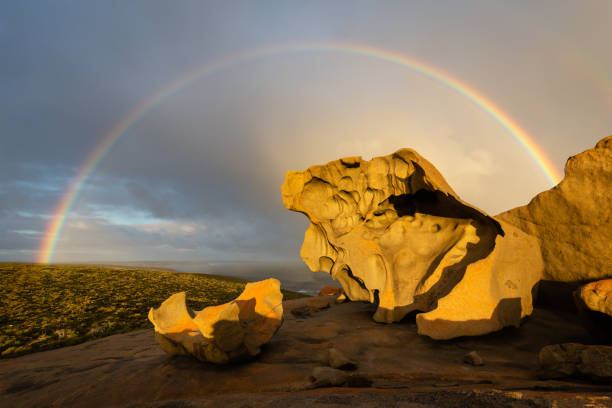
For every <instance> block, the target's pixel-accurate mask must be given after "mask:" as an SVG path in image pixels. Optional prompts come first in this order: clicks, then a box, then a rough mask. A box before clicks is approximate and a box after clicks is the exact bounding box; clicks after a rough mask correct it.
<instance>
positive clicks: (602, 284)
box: [578, 279, 612, 316]
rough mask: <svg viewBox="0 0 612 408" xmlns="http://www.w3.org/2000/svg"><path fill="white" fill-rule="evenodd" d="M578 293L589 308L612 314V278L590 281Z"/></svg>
mask: <svg viewBox="0 0 612 408" xmlns="http://www.w3.org/2000/svg"><path fill="white" fill-rule="evenodd" d="M578 295H579V296H580V298H581V299H582V301H583V302H584V304H585V305H586V306H587V307H588V308H589V309H591V310H593V311H596V312H600V313H605V314H607V315H608V316H612V279H604V280H600V281H595V282H589V283H587V284H586V285H584V286H582V287H581V288H580V290H579V292H578Z"/></svg>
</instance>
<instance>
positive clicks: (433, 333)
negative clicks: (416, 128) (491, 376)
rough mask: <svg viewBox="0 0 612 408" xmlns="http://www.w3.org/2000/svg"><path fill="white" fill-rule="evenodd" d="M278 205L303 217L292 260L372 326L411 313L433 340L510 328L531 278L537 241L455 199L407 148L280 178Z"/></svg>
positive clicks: (527, 307) (522, 309) (522, 311)
mask: <svg viewBox="0 0 612 408" xmlns="http://www.w3.org/2000/svg"><path fill="white" fill-rule="evenodd" d="M282 194H283V203H284V205H285V207H286V208H287V209H289V210H293V211H298V212H302V213H304V214H305V215H306V216H308V218H309V219H310V226H309V227H308V229H307V231H306V233H305V237H304V243H303V245H302V249H301V252H300V254H301V257H302V259H303V260H304V262H305V263H306V265H308V267H309V268H310V269H311V270H312V271H326V272H328V273H330V274H331V276H332V277H333V278H334V279H337V280H338V281H339V282H340V283H341V285H342V287H343V288H344V291H345V294H346V296H347V297H348V298H350V299H351V300H361V301H368V302H371V303H374V304H376V305H377V306H378V308H377V310H376V313H375V314H374V316H373V317H374V320H376V321H379V322H386V323H391V322H397V321H399V320H401V319H402V318H403V317H404V316H406V315H407V314H408V313H410V312H413V311H418V312H423V313H421V314H418V315H417V325H418V329H419V333H421V334H425V335H427V336H430V337H432V338H435V339H448V338H453V337H458V336H465V335H480V334H485V333H489V332H491V331H495V330H499V329H501V328H502V327H505V326H510V325H514V326H518V325H519V324H520V321H521V319H522V318H523V317H524V316H526V315H529V314H530V313H531V312H532V310H533V306H532V290H533V289H534V286H535V285H536V283H537V282H538V281H539V279H540V277H541V270H542V261H541V257H540V253H539V249H538V243H537V240H536V239H534V238H533V237H530V236H528V235H527V234H525V233H524V232H522V231H521V230H519V229H518V228H515V227H512V226H511V225H508V224H506V223H504V222H501V221H499V220H496V219H494V218H492V217H490V216H488V215H487V214H486V213H484V212H483V211H481V210H480V209H478V208H476V207H474V206H471V205H469V204H467V203H465V202H464V201H462V200H461V199H460V198H459V196H458V195H457V194H456V193H455V192H454V191H453V190H452V188H451V187H450V186H449V185H448V183H447V182H446V181H445V180H444V178H443V177H442V175H441V174H440V173H439V172H438V170H437V169H436V168H435V167H434V166H433V165H432V164H431V163H429V162H428V161H427V160H425V159H424V158H423V157H421V156H420V155H419V154H418V153H416V152H415V151H414V150H411V149H401V150H399V151H397V152H395V153H394V154H392V155H389V156H384V157H376V158H373V159H372V160H370V161H364V160H362V159H361V157H349V158H344V159H340V160H336V161H332V162H330V163H328V164H326V165H319V166H312V167H310V168H308V169H307V170H305V171H296V172H289V173H287V175H286V178H285V182H284V184H283V186H282Z"/></svg>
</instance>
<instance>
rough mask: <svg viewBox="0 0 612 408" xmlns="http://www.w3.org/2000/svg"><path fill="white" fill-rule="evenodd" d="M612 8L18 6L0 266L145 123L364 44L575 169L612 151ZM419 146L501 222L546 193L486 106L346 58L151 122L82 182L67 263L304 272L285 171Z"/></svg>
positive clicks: (1, 44) (31, 248) (2, 129)
mask: <svg viewBox="0 0 612 408" xmlns="http://www.w3.org/2000/svg"><path fill="white" fill-rule="evenodd" d="M611 21H612V2H610V1H605V0H602V1H597V0H592V1H588V2H580V1H570V2H563V1H559V0H554V1H538V2H533V1H512V2H510V1H503V2H495V1H488V0H487V1H484V0H483V1H436V2H426V1H422V2H408V1H399V2H392V1H385V2H374V1H369V2H359V1H346V2H342V1H295V2H293V1H277V2H272V1H244V2H240V1H229V2H228V1H215V2H213V1H193V2H192V1H153V0H146V1H144V0H143V1H124V0H121V1H58V0H55V1H50V2H46V1H4V2H1V3H0V50H2V54H1V57H0V58H1V59H0V61H1V63H0V112H1V113H0V142H1V144H0V231H1V233H0V261H2V260H4V261H12V260H15V261H31V260H34V259H36V254H37V251H38V248H39V246H40V244H41V242H42V240H43V238H44V236H45V231H46V229H47V224H48V223H49V222H50V217H51V216H52V215H53V210H54V208H55V207H56V206H57V203H58V202H59V200H60V198H61V197H62V195H63V194H65V191H66V189H67V188H68V186H69V184H70V182H71V180H72V179H73V178H74V177H75V175H76V174H77V173H78V171H79V169H80V168H81V167H82V166H83V164H84V162H85V160H86V159H87V157H88V155H89V154H90V153H91V152H92V151H93V150H94V149H95V148H96V146H98V144H99V143H100V142H101V141H102V140H103V139H104V137H105V136H106V135H107V134H108V133H109V131H110V130H112V129H113V127H114V126H115V125H116V124H117V123H118V122H119V121H120V120H121V119H123V118H124V117H125V116H126V115H127V114H128V113H129V112H130V111H131V110H132V109H134V107H135V106H138V105H139V104H141V103H142V102H143V101H145V100H147V99H149V98H150V97H151V95H154V94H155V93H156V92H157V91H158V90H160V89H161V88H163V87H164V86H166V85H167V84H168V83H170V82H171V81H174V80H176V79H177V78H180V77H182V76H183V75H184V74H185V73H187V72H190V71H192V70H193V69H195V68H197V67H198V66H201V65H202V64H206V63H207V62H213V61H216V60H218V59H219V58H223V57H224V56H227V55H232V54H236V53H241V52H245V51H249V50H253V49H256V48H260V47H273V46H279V45H284V44H292V43H311V42H315V43H346V44H348V43H351V44H358V45H363V46H368V47H370V48H375V49H381V50H386V51H389V52H393V53H395V54H399V55H403V56H405V57H408V58H411V59H413V60H417V61H422V62H424V63H426V64H428V65H431V66H434V67H437V68H438V69H440V70H442V71H444V72H446V73H448V74H449V75H451V76H452V77H454V78H457V79H459V80H461V81H462V82H463V83H465V84H468V85H469V86H470V87H472V88H474V89H477V90H478V91H479V92H481V93H482V94H483V95H485V96H486V97H487V98H488V99H489V100H491V101H493V102H494V103H495V104H497V105H498V106H499V107H500V108H501V109H502V110H503V111H504V112H506V113H507V114H508V115H509V116H510V117H512V118H513V119H514V120H515V121H516V122H517V123H518V124H520V125H521V126H522V127H523V128H524V129H525V130H526V131H527V132H528V133H529V135H530V136H531V137H532V138H533V139H534V140H536V141H537V143H538V144H539V145H540V146H541V148H542V150H543V151H545V152H546V153H547V154H548V155H549V157H550V158H551V160H552V161H553V163H554V164H555V166H557V168H558V169H559V170H562V168H563V166H564V164H565V160H566V159H567V158H568V156H570V155H573V154H576V153H578V152H581V151H583V150H585V149H588V148H590V147H592V146H593V145H594V144H595V143H596V142H597V141H598V140H599V139H601V138H603V137H604V136H607V135H610V134H612V114H611V112H612V52H610V39H612V23H611ZM401 147H411V148H414V149H416V150H417V151H418V152H419V153H421V154H422V155H423V156H425V157H426V158H427V159H429V160H430V161H431V162H433V163H434V165H436V167H437V168H438V169H439V170H440V171H441V172H442V174H443V175H444V176H445V178H446V179H447V180H448V181H449V183H450V184H451V185H452V186H453V188H454V189H455V190H456V191H457V192H458V194H459V195H460V196H461V197H462V198H463V199H464V200H465V201H467V202H470V203H473V204H474V205H476V206H478V207H480V208H482V209H484V210H485V211H488V212H490V213H491V214H496V213H499V212H501V211H503V210H506V209H509V208H512V207H515V206H518V205H522V204H525V203H527V202H528V201H529V200H530V199H531V197H533V196H534V195H535V194H537V193H538V192H540V191H543V190H546V189H548V188H550V184H549V182H548V180H547V179H546V177H545V176H544V174H543V173H542V171H541V170H540V168H539V167H538V165H537V164H536V163H535V162H534V161H533V159H532V158H531V157H530V156H529V155H528V154H527V153H526V152H525V150H524V149H523V148H522V147H521V146H520V145H519V143H517V141H516V140H515V139H514V138H513V137H512V136H511V135H510V134H509V133H508V132H507V131H505V130H504V129H503V128H502V127H501V126H500V125H499V124H498V123H497V122H495V121H494V120H493V119H492V118H491V117H490V116H489V115H487V114H486V113H485V112H484V111H483V110H482V109H481V108H479V107H477V106H475V105H474V104H472V103H471V102H469V101H468V100H467V99H466V98H465V97H463V96H461V95H459V94H458V93H456V92H454V91H453V90H451V89H449V88H448V87H447V86H444V85H442V84H440V83H437V82H435V81H432V80H430V79H427V78H426V77H425V76H423V75H420V74H418V73H416V72H414V71H411V70H409V69H407V68H405V67H401V66H398V65H395V64H392V63H389V62H385V61H382V60H380V59H376V58H369V57H365V56H360V55H350V54H346V53H340V52H323V51H321V52H285V53H277V54H274V55H268V56H263V57H260V58H254V59H248V60H243V61H241V62H240V63H237V64H232V65H229V66H227V67H225V68H224V69H221V70H218V71H216V72H214V73H212V74H210V75H204V76H202V77H201V78H199V79H197V80H194V81H192V82H191V83H189V84H188V86H186V87H185V88H184V89H182V90H180V91H179V92H176V93H174V94H173V95H171V96H169V97H168V98H165V99H164V100H162V101H161V103H159V104H158V105H156V106H155V107H154V108H152V109H150V110H149V111H148V112H147V113H146V114H145V115H143V116H142V117H141V118H140V119H139V120H138V121H137V122H135V123H134V124H133V125H132V126H131V128H130V129H129V130H128V131H127V132H126V133H125V134H123V135H122V136H121V137H120V139H118V140H117V142H116V144H115V145H114V146H113V148H112V150H111V151H110V152H109V153H108V155H107V156H106V157H105V158H104V159H103V160H102V161H101V162H100V164H99V166H98V167H97V168H96V170H95V171H94V172H93V173H92V175H91V176H90V177H89V178H88V179H87V181H86V184H85V186H84V188H83V191H82V194H81V195H80V197H79V199H78V201H77V202H76V203H75V205H74V206H73V208H72V210H71V211H70V213H69V215H68V218H67V221H66V226H65V228H64V230H63V233H62V234H61V236H60V237H59V241H58V245H57V252H56V254H55V257H54V261H110V260H115V261H117V260H123V261H127V260H283V261H291V260H297V259H298V258H299V255H298V254H299V247H300V245H301V241H302V237H303V233H304V231H305V229H306V226H307V220H306V218H305V217H304V216H303V215H301V214H297V213H290V212H288V211H287V210H285V209H284V208H283V206H282V201H281V194H280V185H281V184H282V182H283V179H284V174H285V172H287V171H289V170H301V169H304V168H306V167H308V166H309V165H313V164H321V163H325V162H328V161H330V160H334V159H336V158H339V157H343V156H351V155H362V156H363V157H364V158H367V159H369V158H371V157H372V156H377V155H384V154H389V153H392V152H393V151H395V150H397V149H398V148H401Z"/></svg>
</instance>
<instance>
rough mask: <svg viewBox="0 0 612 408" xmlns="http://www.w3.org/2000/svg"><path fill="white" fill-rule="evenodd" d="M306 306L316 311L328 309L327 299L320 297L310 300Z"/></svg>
mask: <svg viewBox="0 0 612 408" xmlns="http://www.w3.org/2000/svg"><path fill="white" fill-rule="evenodd" d="M308 306H309V307H311V308H313V309H316V310H317V311H318V310H321V309H327V308H328V307H329V299H325V298H320V297H316V298H312V299H309V300H308Z"/></svg>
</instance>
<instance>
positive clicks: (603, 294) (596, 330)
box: [574, 279, 612, 344]
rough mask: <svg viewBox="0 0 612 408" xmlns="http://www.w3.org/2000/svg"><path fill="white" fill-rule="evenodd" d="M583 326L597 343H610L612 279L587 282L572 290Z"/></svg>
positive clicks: (611, 337)
mask: <svg viewBox="0 0 612 408" xmlns="http://www.w3.org/2000/svg"><path fill="white" fill-rule="evenodd" d="M574 302H575V305H576V308H577V309H578V313H579V314H580V317H581V320H582V324H583V326H584V327H585V328H586V329H587V330H588V331H589V333H591V335H592V336H593V340H594V341H596V342H597V343H599V344H612V279H604V280H600V281H595V282H591V283H587V284H586V285H583V286H581V287H580V288H579V289H578V290H576V291H575V292H574Z"/></svg>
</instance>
